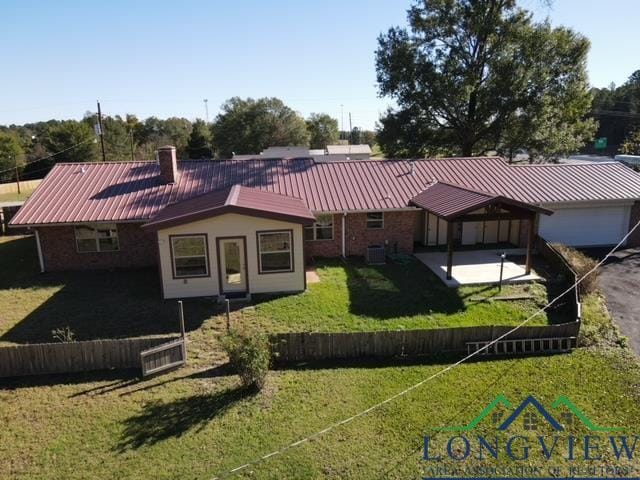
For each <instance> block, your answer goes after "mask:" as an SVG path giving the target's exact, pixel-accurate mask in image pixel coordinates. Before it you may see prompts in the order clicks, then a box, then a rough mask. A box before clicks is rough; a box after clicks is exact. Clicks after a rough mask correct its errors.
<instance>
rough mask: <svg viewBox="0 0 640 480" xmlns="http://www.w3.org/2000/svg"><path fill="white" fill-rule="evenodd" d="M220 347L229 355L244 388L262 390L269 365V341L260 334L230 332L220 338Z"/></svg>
mask: <svg viewBox="0 0 640 480" xmlns="http://www.w3.org/2000/svg"><path fill="white" fill-rule="evenodd" d="M222 346H223V348H224V349H225V351H226V352H227V355H229V361H230V363H231V365H232V366H233V367H234V368H235V369H236V371H237V372H238V375H240V380H241V381H242V384H243V385H244V386H245V387H255V388H257V389H258V390H260V389H262V387H263V386H264V382H265V380H266V378H267V373H268V372H269V364H270V363H271V348H270V346H269V339H268V338H267V336H266V335H264V334H262V333H246V332H238V331H233V330H232V331H231V332H229V333H228V334H227V335H225V336H224V337H222Z"/></svg>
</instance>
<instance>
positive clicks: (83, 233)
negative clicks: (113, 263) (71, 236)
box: [74, 223, 120, 253]
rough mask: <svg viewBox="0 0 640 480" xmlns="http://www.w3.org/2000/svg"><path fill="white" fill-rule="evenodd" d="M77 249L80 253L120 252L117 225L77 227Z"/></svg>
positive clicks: (105, 224) (103, 224)
mask: <svg viewBox="0 0 640 480" xmlns="http://www.w3.org/2000/svg"><path fill="white" fill-rule="evenodd" d="M74 230H75V236H76V248H77V250H78V252H80V253H89V252H115V251H117V250H120V244H119V243H118V229H117V227H116V224H115V223H102V224H95V225H78V226H77V227H75V229H74Z"/></svg>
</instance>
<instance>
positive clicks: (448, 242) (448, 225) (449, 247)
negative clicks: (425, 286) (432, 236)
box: [447, 221, 453, 280]
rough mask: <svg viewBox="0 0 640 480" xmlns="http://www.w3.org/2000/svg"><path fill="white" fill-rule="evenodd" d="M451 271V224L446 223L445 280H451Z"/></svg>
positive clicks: (449, 222)
mask: <svg viewBox="0 0 640 480" xmlns="http://www.w3.org/2000/svg"><path fill="white" fill-rule="evenodd" d="M452 270H453V222H452V221H448V222H447V280H451V274H452Z"/></svg>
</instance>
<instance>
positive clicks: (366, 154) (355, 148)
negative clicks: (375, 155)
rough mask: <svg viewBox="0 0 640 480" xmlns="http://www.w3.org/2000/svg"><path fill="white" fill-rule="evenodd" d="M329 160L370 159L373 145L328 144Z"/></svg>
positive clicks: (327, 153)
mask: <svg viewBox="0 0 640 480" xmlns="http://www.w3.org/2000/svg"><path fill="white" fill-rule="evenodd" d="M326 155H327V160H329V161H336V160H369V158H370V157H371V147H370V146H369V145H367V144H366V143H365V144H362V145H327V152H326Z"/></svg>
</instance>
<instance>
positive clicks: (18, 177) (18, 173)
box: [9, 157, 20, 195]
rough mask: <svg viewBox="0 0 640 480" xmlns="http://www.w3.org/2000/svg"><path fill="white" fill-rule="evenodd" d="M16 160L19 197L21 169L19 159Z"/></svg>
mask: <svg viewBox="0 0 640 480" xmlns="http://www.w3.org/2000/svg"><path fill="white" fill-rule="evenodd" d="M9 158H11V157H9ZM15 159H16V185H17V186H18V195H20V169H19V168H18V157H15Z"/></svg>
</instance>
